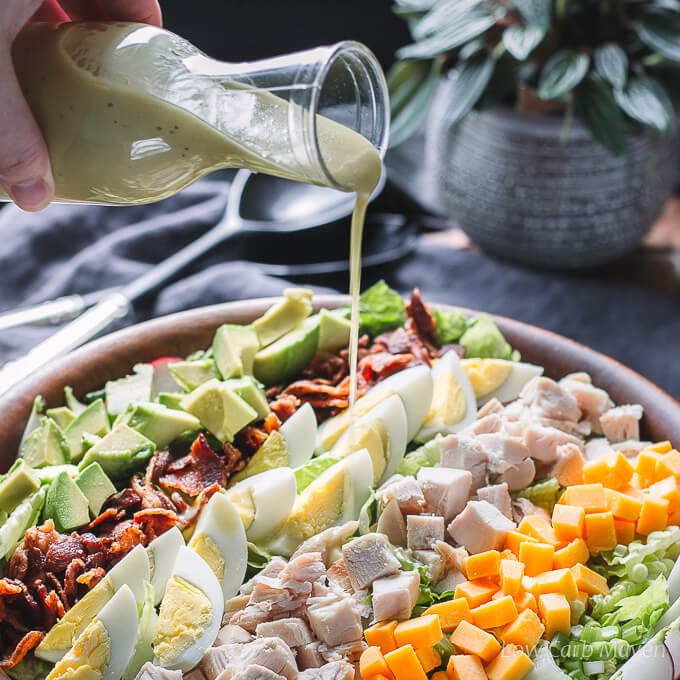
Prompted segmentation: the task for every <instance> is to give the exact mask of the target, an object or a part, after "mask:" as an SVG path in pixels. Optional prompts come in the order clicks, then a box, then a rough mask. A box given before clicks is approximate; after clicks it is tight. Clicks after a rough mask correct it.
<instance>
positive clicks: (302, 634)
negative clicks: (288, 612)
mask: <svg viewBox="0 0 680 680" xmlns="http://www.w3.org/2000/svg"><path fill="white" fill-rule="evenodd" d="M255 634H256V635H257V637H276V638H280V639H281V640H283V641H284V642H285V643H286V644H287V645H288V646H289V647H299V646H300V645H306V644H308V643H309V642H311V641H312V632H311V631H310V630H309V626H308V625H307V623H306V622H305V621H304V620H303V619H300V618H289V619H279V620H278V621H265V622H264V623H260V624H258V626H257V628H256V629H255Z"/></svg>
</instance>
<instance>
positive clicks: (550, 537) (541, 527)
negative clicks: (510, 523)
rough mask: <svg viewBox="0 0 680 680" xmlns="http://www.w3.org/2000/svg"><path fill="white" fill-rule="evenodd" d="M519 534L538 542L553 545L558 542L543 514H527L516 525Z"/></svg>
mask: <svg viewBox="0 0 680 680" xmlns="http://www.w3.org/2000/svg"><path fill="white" fill-rule="evenodd" d="M517 531H519V532H520V534H525V535H527V536H531V537H532V538H535V539H536V540H537V541H539V542H540V543H547V544H548V545H552V546H555V545H557V544H558V543H559V541H558V540H557V538H556V537H555V531H554V530H553V528H552V525H551V524H550V522H549V521H548V520H547V519H546V518H545V517H543V515H527V516H526V517H525V518H524V519H523V520H522V521H521V522H520V525H519V526H518V527H517Z"/></svg>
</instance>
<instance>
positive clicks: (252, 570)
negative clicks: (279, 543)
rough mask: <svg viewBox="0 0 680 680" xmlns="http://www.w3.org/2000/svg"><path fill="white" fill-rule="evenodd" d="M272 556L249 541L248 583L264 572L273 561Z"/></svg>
mask: <svg viewBox="0 0 680 680" xmlns="http://www.w3.org/2000/svg"><path fill="white" fill-rule="evenodd" d="M271 558H272V556H271V555H270V554H269V553H268V552H267V551H266V550H264V549H263V548H260V546H259V545H255V543H251V542H250V541H248V568H247V569H246V581H248V580H249V579H251V578H252V577H253V576H255V574H257V573H258V572H260V571H262V570H263V569H264V568H265V567H266V566H267V565H268V564H269V561H270V560H271Z"/></svg>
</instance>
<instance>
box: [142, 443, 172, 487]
mask: <svg viewBox="0 0 680 680" xmlns="http://www.w3.org/2000/svg"><path fill="white" fill-rule="evenodd" d="M169 463H170V452H169V451H156V453H154V454H153V456H152V458H151V460H150V461H149V464H148V465H147V467H146V474H145V475H144V486H147V487H151V486H153V485H154V484H158V480H159V479H160V478H161V477H162V476H163V475H164V474H165V471H166V470H167V468H168V464H169Z"/></svg>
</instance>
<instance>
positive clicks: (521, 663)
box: [485, 645, 534, 680]
mask: <svg viewBox="0 0 680 680" xmlns="http://www.w3.org/2000/svg"><path fill="white" fill-rule="evenodd" d="M533 667H534V664H533V662H532V661H531V659H530V658H529V657H528V656H527V655H526V654H525V653H524V652H523V651H522V650H521V649H519V648H518V647H515V646H514V645H507V646H506V647H504V648H503V650H502V651H501V653H500V654H499V655H498V656H497V657H496V658H495V659H494V660H493V661H492V662H491V663H490V664H489V665H488V666H487V667H486V669H485V670H486V676H487V678H488V679H489V680H522V678H523V677H524V676H525V675H526V674H527V673H528V672H529V671H530V670H531V669H532V668H533Z"/></svg>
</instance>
